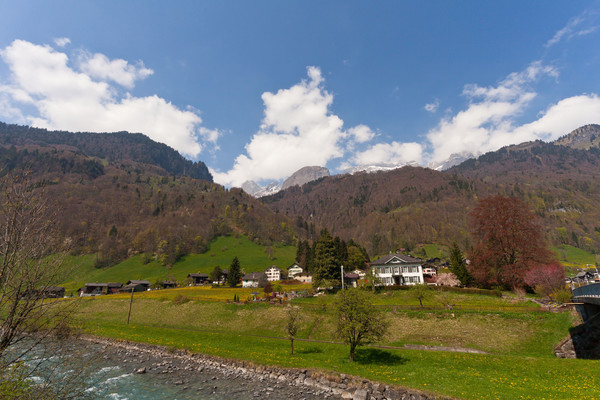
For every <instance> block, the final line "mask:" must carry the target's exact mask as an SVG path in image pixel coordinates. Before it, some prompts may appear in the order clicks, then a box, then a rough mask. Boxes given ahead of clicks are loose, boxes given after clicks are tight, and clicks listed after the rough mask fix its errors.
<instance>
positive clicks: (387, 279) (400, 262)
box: [370, 253, 425, 286]
mask: <svg viewBox="0 0 600 400" xmlns="http://www.w3.org/2000/svg"><path fill="white" fill-rule="evenodd" d="M370 267H371V268H372V269H373V274H374V275H375V276H377V277H378V278H379V281H380V282H381V284H383V285H385V286H389V285H416V284H420V283H424V282H425V280H424V279H423V267H422V261H421V259H419V258H414V257H411V256H407V255H404V254H399V253H394V254H388V255H387V256H385V257H382V258H380V259H378V260H375V261H372V262H371V263H370Z"/></svg>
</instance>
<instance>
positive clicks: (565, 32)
mask: <svg viewBox="0 0 600 400" xmlns="http://www.w3.org/2000/svg"><path fill="white" fill-rule="evenodd" d="M585 16H586V13H584V14H583V15H582V16H578V17H573V18H571V19H570V20H569V22H567V25H565V27H564V28H562V29H559V30H558V31H557V32H556V33H555V34H554V36H553V37H552V39H550V40H548V41H547V42H546V44H545V47H552V46H554V45H555V44H557V43H559V42H560V41H562V40H563V39H565V40H570V39H573V38H575V37H578V36H585V35H589V34H590V33H593V32H594V31H596V29H597V28H598V27H597V26H586V27H580V25H582V24H586V23H588V20H587V19H586V18H584V17H585Z"/></svg>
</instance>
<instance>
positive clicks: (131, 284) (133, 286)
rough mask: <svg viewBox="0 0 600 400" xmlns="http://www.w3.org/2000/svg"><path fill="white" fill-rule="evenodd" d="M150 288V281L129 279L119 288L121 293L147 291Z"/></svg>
mask: <svg viewBox="0 0 600 400" xmlns="http://www.w3.org/2000/svg"><path fill="white" fill-rule="evenodd" d="M148 289H150V282H148V281H139V280H131V281H127V283H126V284H125V286H123V287H122V288H121V289H119V291H120V292H121V293H131V292H145V291H146V290H148Z"/></svg>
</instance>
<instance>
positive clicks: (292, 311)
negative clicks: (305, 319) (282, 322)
mask: <svg viewBox="0 0 600 400" xmlns="http://www.w3.org/2000/svg"><path fill="white" fill-rule="evenodd" d="M286 315H287V325H286V329H287V334H288V338H289V339H290V354H294V339H295V338H296V334H297V333H298V329H299V328H300V320H301V319H302V316H301V315H300V307H298V306H288V307H287V309H286Z"/></svg>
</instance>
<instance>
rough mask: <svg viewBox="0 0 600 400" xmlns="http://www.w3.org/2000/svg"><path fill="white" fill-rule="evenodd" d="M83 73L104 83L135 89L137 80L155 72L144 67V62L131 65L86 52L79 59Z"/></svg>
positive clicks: (120, 60) (123, 61)
mask: <svg viewBox="0 0 600 400" xmlns="http://www.w3.org/2000/svg"><path fill="white" fill-rule="evenodd" d="M79 63H80V65H79V68H80V70H81V72H83V73H85V74H87V75H89V76H90V77H92V78H94V79H98V80H102V81H107V80H111V81H113V82H116V83H118V84H119V85H121V86H124V87H126V88H128V89H131V88H133V86H134V83H135V81H136V80H140V79H145V78H147V77H148V76H150V75H152V74H153V73H154V71H152V70H151V69H148V68H146V67H144V63H143V62H142V61H138V62H137V65H131V64H129V63H128V62H127V61H125V60H122V59H116V60H109V59H108V57H106V56H105V55H104V54H99V53H96V54H94V55H91V54H89V53H87V52H84V53H82V54H81V55H80V57H79Z"/></svg>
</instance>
